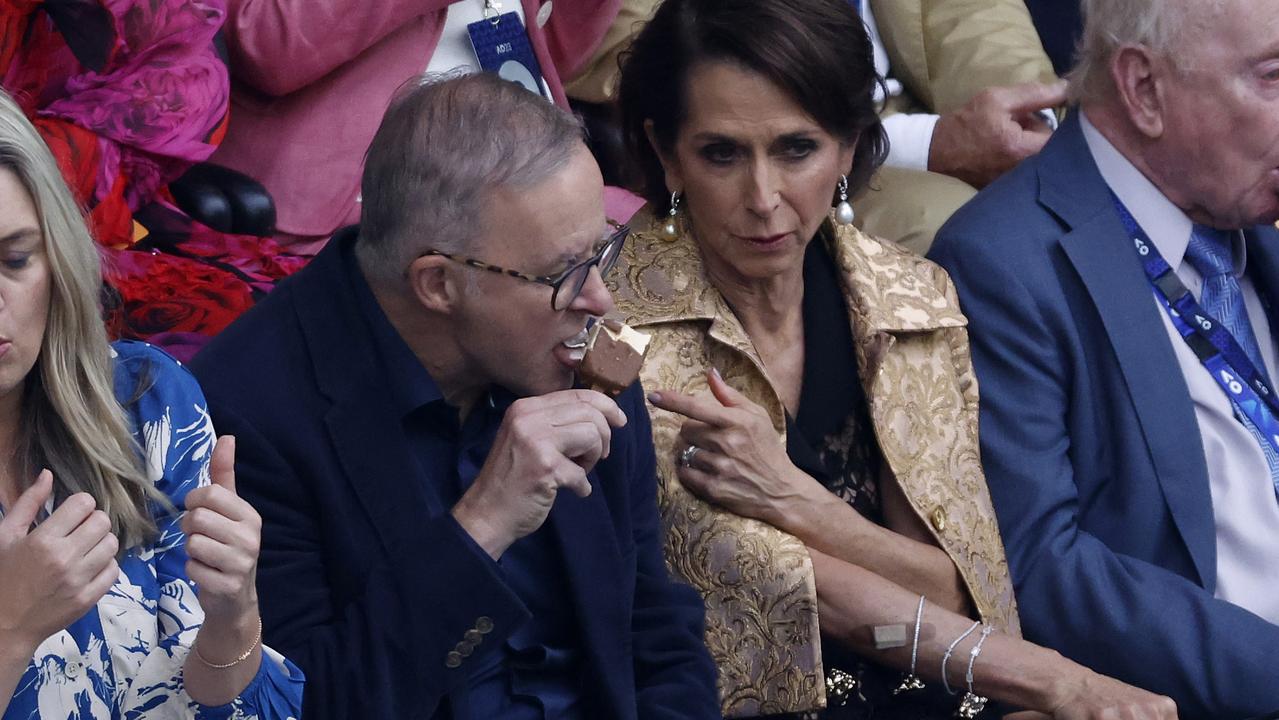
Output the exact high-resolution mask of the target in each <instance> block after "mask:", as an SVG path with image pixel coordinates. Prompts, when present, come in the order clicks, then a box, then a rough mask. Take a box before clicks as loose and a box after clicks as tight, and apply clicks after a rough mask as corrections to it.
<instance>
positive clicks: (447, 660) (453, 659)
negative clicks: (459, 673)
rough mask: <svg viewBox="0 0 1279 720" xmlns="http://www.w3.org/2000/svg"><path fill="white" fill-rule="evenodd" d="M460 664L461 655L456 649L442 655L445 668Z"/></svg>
mask: <svg viewBox="0 0 1279 720" xmlns="http://www.w3.org/2000/svg"><path fill="white" fill-rule="evenodd" d="M461 664H462V655H461V653H459V652H458V651H456V650H454V651H452V652H450V653H449V654H448V655H445V656H444V667H446V668H455V667H458V666H460V665H461Z"/></svg>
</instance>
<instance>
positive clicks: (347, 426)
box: [194, 232, 719, 720]
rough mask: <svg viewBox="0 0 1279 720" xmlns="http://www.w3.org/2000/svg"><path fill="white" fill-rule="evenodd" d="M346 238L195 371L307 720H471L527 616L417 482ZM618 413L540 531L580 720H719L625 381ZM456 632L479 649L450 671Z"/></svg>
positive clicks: (636, 399)
mask: <svg viewBox="0 0 1279 720" xmlns="http://www.w3.org/2000/svg"><path fill="white" fill-rule="evenodd" d="M353 237H354V232H345V233H342V234H339V236H338V237H335V239H334V240H333V241H331V242H330V243H329V247H327V248H326V249H325V250H324V251H323V252H321V253H320V254H319V256H317V257H316V258H315V260H314V261H313V262H312V263H311V264H310V265H309V266H308V267H307V268H305V269H303V270H302V271H301V272H299V273H298V274H297V275H296V276H294V277H293V278H290V279H289V280H287V281H285V282H284V283H282V284H281V285H280V286H279V288H277V289H276V290H275V291H274V292H273V293H272V294H271V295H270V296H269V297H267V298H266V299H265V300H264V301H263V302H262V303H260V304H259V305H258V306H257V307H255V308H253V309H252V310H251V311H250V312H248V313H246V314H245V315H244V317H242V318H241V319H240V320H238V321H237V322H236V323H234V324H233V325H232V326H231V327H230V328H228V329H227V330H226V331H225V332H224V333H222V334H221V335H220V336H219V337H218V338H217V339H216V340H214V341H213V342H212V343H211V344H210V345H209V346H208V347H207V348H206V349H205V350H204V351H203V352H202V353H201V354H200V355H199V356H198V357H197V358H196V360H195V362H194V369H195V373H196V375H197V377H198V378H199V379H200V381H201V384H202V385H203V387H204V391H205V393H206V395H207V396H208V400H209V408H210V411H211V413H212V415H213V421H214V424H215V426H216V427H217V430H218V432H219V433H224V434H233V435H235V436H236V440H237V456H236V476H237V477H236V479H237V487H238V489H239V491H240V493H241V494H242V495H243V496H244V497H245V498H247V499H248V500H249V501H250V502H251V503H252V504H253V505H254V507H256V508H257V510H258V511H259V513H261V515H262V519H263V533H262V554H261V559H260V566H259V570H258V588H259V593H260V596H261V607H262V616H263V622H264V625H265V637H266V641H267V642H268V643H269V644H270V645H271V646H272V647H273V648H275V649H277V650H279V651H281V652H283V653H284V654H285V655H286V656H288V657H289V658H290V659H292V660H293V661H294V662H296V663H297V664H298V665H299V666H300V667H301V668H303V670H304V672H306V674H307V685H306V694H305V700H304V711H305V717H306V718H308V720H311V719H314V718H357V717H358V718H438V717H454V718H460V717H466V716H467V714H468V713H467V709H466V705H467V702H466V701H467V692H466V690H467V683H468V675H469V673H470V671H471V669H472V667H474V666H475V664H476V663H477V662H479V661H480V660H481V658H483V657H484V656H485V653H487V652H494V651H498V650H499V648H500V647H501V645H502V644H503V641H504V640H505V638H506V637H507V636H508V635H509V634H510V633H511V632H512V631H513V630H515V629H516V628H517V627H519V624H520V623H521V622H523V621H524V620H525V619H526V618H527V617H528V611H527V609H526V608H525V607H524V605H523V604H522V603H521V601H520V600H519V598H518V597H517V596H516V595H515V594H514V593H513V592H512V590H511V589H510V588H509V587H508V585H507V584H506V583H505V582H504V580H503V578H502V577H501V572H500V570H499V569H497V567H496V565H495V563H493V562H492V561H491V560H490V559H489V558H488V557H487V556H486V555H484V554H483V553H482V552H481V551H479V549H478V546H476V545H474V543H472V542H470V540H469V539H468V538H466V537H465V536H464V535H463V533H462V531H461V528H460V527H459V526H458V525H457V524H456V522H455V521H454V520H453V519H452V516H451V515H450V514H449V513H448V510H449V508H447V507H443V506H442V505H441V502H440V500H439V498H437V497H435V494H434V493H433V492H432V489H431V488H429V487H426V486H425V485H424V484H423V483H422V482H421V481H420V472H421V471H420V470H419V469H418V466H417V465H416V464H415V460H414V458H413V455H412V454H411V451H410V448H409V447H408V446H407V443H406V440H405V436H404V432H403V430H402V428H401V424H400V416H399V412H398V410H397V409H396V406H395V405H394V403H393V402H392V398H391V397H390V396H389V391H388V388H387V386H386V383H385V382H384V380H383V378H382V376H381V372H380V370H379V365H378V363H377V362H376V361H375V359H374V356H373V351H372V340H371V335H370V333H371V331H370V328H369V327H368V323H367V322H366V320H365V317H364V316H363V315H362V314H361V312H360V310H359V305H358V303H357V301H356V299H357V296H356V295H355V294H354V287H353V286H352V284H351V282H350V278H349V277H348V276H347V274H346V271H345V269H344V267H343V263H344V262H346V260H344V257H349V252H348V253H344V252H342V246H343V245H349V243H351V242H352V240H353ZM618 402H619V405H620V406H621V408H622V410H623V411H624V412H625V413H626V415H627V417H628V418H629V420H630V422H629V424H628V425H627V427H626V428H625V429H624V431H618V432H615V433H614V435H613V441H612V448H611V453H610V455H609V457H608V459H607V460H605V461H603V462H601V463H600V464H599V465H598V466H597V467H596V469H595V472H594V473H592V475H591V479H592V484H593V492H592V493H591V495H590V496H588V497H586V498H578V497H577V496H576V495H573V494H572V493H567V492H565V493H560V495H559V498H558V499H557V500H556V502H555V505H554V508H553V509H552V511H551V514H550V517H549V518H548V520H547V523H549V525H550V527H551V528H552V530H553V532H554V536H555V539H556V541H557V544H558V547H559V548H560V550H561V552H562V553H563V558H564V565H565V567H566V571H567V575H568V578H569V584H570V586H571V587H569V588H567V589H566V594H567V595H568V596H569V599H570V600H571V602H572V603H573V606H574V608H575V612H576V616H577V620H578V623H579V630H580V637H581V638H582V639H583V642H584V644H585V647H584V648H583V650H584V661H583V669H584V671H585V673H586V677H585V682H584V683H583V686H584V687H585V688H586V689H587V693H588V698H587V708H588V710H589V711H590V712H591V714H592V716H593V717H608V718H632V719H633V718H643V719H644V720H648V719H649V718H671V719H674V718H711V717H719V714H718V710H717V708H718V699H717V697H716V692H715V670H714V666H713V664H712V663H711V660H710V657H709V655H708V653H707V651H706V649H705V647H704V645H703V643H702V622H703V613H704V611H703V607H702V602H701V599H700V598H699V597H698V595H697V594H696V593H695V592H693V591H692V590H691V589H689V588H687V587H684V586H680V585H675V584H673V583H672V582H671V581H670V580H669V579H668V577H667V574H666V568H665V564H664V562H663V559H662V555H661V545H660V532H659V522H658V516H657V509H656V500H655V492H656V475H655V470H654V457H653V448H652V438H651V434H650V430H649V421H648V414H647V411H646V409H645V407H644V400H643V397H642V395H641V392H640V390H639V386H638V384H637V385H635V386H634V387H632V388H631V389H630V390H628V391H627V392H625V393H624V394H623V395H622V396H621V397H620V398H619V399H618ZM490 625H491V629H488V627H489V626H490ZM486 629H488V631H487V632H485V630H486ZM471 630H476V631H477V632H478V633H479V634H480V637H481V639H480V641H479V643H478V645H477V646H476V648H475V650H474V651H473V652H469V653H465V654H467V655H468V657H466V658H465V660H463V661H462V662H461V664H460V666H458V667H455V668H450V667H448V666H447V665H446V659H447V658H448V657H449V654H450V653H451V652H454V651H456V650H457V649H458V647H459V643H460V642H462V641H463V639H464V637H465V636H467V635H468V631H471ZM469 635H470V637H471V638H475V637H476V633H469Z"/></svg>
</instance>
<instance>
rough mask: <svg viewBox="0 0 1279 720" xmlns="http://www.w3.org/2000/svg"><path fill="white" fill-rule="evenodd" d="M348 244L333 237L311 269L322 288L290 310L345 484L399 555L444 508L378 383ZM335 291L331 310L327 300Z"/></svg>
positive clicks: (303, 290)
mask: <svg viewBox="0 0 1279 720" xmlns="http://www.w3.org/2000/svg"><path fill="white" fill-rule="evenodd" d="M353 239H354V232H353V230H352V229H348V230H344V231H341V232H339V233H338V235H336V236H335V237H334V238H333V240H331V241H330V243H329V247H327V248H326V249H325V250H324V251H323V252H321V253H320V255H318V256H317V257H316V258H315V260H314V261H312V265H313V266H315V267H314V270H315V271H316V272H319V273H322V274H325V275H326V276H327V281H326V282H321V283H307V284H304V285H303V284H299V285H298V287H297V288H296V290H297V293H298V302H297V305H296V306H297V308H298V315H299V319H300V320H301V324H302V327H303V332H304V333H305V335H306V341H307V344H308V346H309V347H308V350H309V356H310V357H311V359H312V363H313V364H314V367H315V371H316V377H317V379H318V381H319V384H320V388H321V390H322V391H323V392H324V394H325V395H326V396H328V397H329V398H330V399H331V400H332V401H333V405H332V406H331V407H330V408H329V410H328V412H327V413H326V415H325V424H326V425H327V426H328V430H329V437H330V439H331V441H332V442H333V447H334V448H335V449H336V451H337V455H338V460H339V462H340V463H341V464H342V469H343V471H344V474H345V475H346V478H347V481H348V482H350V483H351V487H352V489H353V490H354V491H355V494H356V496H357V497H358V498H359V499H360V503H361V505H362V506H363V509H364V511H365V512H366V513H367V514H368V517H369V518H370V519H372V521H373V522H372V524H373V526H374V527H376V528H377V531H378V534H379V536H380V537H381V540H382V544H383V547H384V549H386V550H387V551H388V552H395V551H403V550H404V549H405V547H404V542H405V538H409V537H412V536H413V534H414V532H415V527H416V525H417V523H419V522H420V521H421V519H422V517H423V515H424V514H427V513H429V514H432V515H434V514H439V513H441V512H443V511H444V508H443V507H442V506H441V503H440V500H439V498H438V497H436V496H435V495H434V493H432V492H430V491H429V490H428V489H427V488H426V487H425V483H422V482H420V481H419V479H418V473H417V469H416V467H415V465H414V461H413V457H412V455H411V454H410V451H409V448H408V446H407V444H406V443H405V441H404V439H403V438H404V433H403V428H401V427H400V424H399V422H398V420H397V414H396V410H395V408H394V406H393V404H392V403H391V399H390V398H389V397H388V395H387V389H386V387H385V386H384V385H382V384H381V383H379V382H378V378H380V377H382V372H381V370H380V369H379V368H377V367H376V366H375V361H374V359H373V355H372V354H371V353H369V352H368V348H369V346H370V345H371V343H372V338H371V336H370V330H369V328H368V324H367V321H366V320H365V318H364V316H363V315H361V313H360V310H359V302H358V297H357V296H356V295H355V292H354V288H352V287H351V285H350V280H349V278H348V276H347V269H346V267H345V266H344V264H345V262H348V261H350V260H349V253H347V252H344V250H343V246H344V245H346V244H349V243H350V242H352V240H353ZM335 288H336V289H337V290H336V292H337V294H339V295H340V296H341V297H340V298H339V299H338V301H337V302H334V299H333V298H332V297H331V296H328V295H329V294H331V293H333V292H335V290H334V289H335Z"/></svg>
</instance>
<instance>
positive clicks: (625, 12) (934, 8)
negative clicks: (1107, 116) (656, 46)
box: [565, 0, 1056, 114]
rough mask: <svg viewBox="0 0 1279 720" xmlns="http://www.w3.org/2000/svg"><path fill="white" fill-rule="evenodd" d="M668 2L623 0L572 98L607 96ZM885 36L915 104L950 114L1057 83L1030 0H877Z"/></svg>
mask: <svg viewBox="0 0 1279 720" xmlns="http://www.w3.org/2000/svg"><path fill="white" fill-rule="evenodd" d="M660 4H661V0H622V7H621V9H620V10H619V11H618V15H617V19H616V20H615V21H614V22H613V25H612V26H611V27H610V28H609V30H608V33H607V35H606V36H605V38H604V40H603V41H602V43H601V45H600V48H599V49H597V50H596V54H595V60H594V61H593V62H592V63H591V64H590V65H588V66H587V67H585V68H584V69H583V70H582V72H580V73H579V74H578V75H577V76H576V77H575V78H573V80H572V81H571V82H569V83H567V84H566V85H565V91H566V92H567V93H568V94H569V96H570V97H574V98H577V99H579V100H586V101H589V102H607V101H608V100H609V99H611V98H612V97H613V93H614V92H615V91H616V89H617V87H616V86H617V74H618V72H617V61H618V56H619V55H620V54H621V53H622V52H623V51H624V50H625V49H626V48H627V47H628V46H629V45H630V42H631V39H632V38H633V37H635V35H636V33H638V32H639V30H640V29H641V28H642V27H643V26H644V23H645V22H646V21H647V20H648V19H649V18H650V17H652V16H653V13H654V12H656V10H657V6H658V5H660ZM870 6H871V10H872V11H873V12H874V13H875V22H876V25H877V26H878V27H879V34H880V38H881V39H882V40H883V42H884V48H885V49H886V50H887V51H888V57H889V60H890V61H891V63H892V74H893V76H894V77H896V78H897V79H899V80H901V81H902V84H903V85H905V86H906V89H907V90H908V91H909V93H910V95H911V99H912V100H913V101H914V102H908V103H907V104H908V105H915V106H917V107H920V108H922V109H923V110H925V111H927V112H933V113H938V114H944V113H948V112H950V111H952V110H955V109H956V108H959V107H960V106H962V105H963V104H964V103H966V102H968V101H969V100H970V99H972V97H973V96H974V95H976V94H978V93H980V92H981V91H982V90H985V89H986V88H988V87H993V86H996V85H1012V84H1015V83H1022V82H1052V81H1053V80H1055V79H1056V75H1055V74H1054V73H1053V67H1052V61H1050V60H1049V59H1048V55H1047V54H1046V53H1045V52H1044V47H1043V45H1042V44H1041V43H1040V41H1039V35H1038V33H1036V32H1035V26H1034V24H1033V23H1032V22H1031V19H1030V11H1028V10H1027V9H1026V3H1025V2H1024V1H1023V0H870Z"/></svg>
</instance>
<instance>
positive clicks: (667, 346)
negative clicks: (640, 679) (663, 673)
mask: <svg viewBox="0 0 1279 720" xmlns="http://www.w3.org/2000/svg"><path fill="white" fill-rule="evenodd" d="M632 222H633V225H634V226H635V227H636V228H638V232H636V233H635V235H633V236H632V238H631V240H630V241H629V242H628V243H627V244H626V247H625V250H624V251H623V255H622V259H621V262H620V263H619V266H618V270H617V271H615V272H614V273H612V274H611V279H610V281H609V284H610V289H611V290H613V293H614V297H615V298H616V299H617V304H618V310H619V311H620V312H621V313H622V315H624V316H625V319H626V322H628V323H629V324H631V325H633V326H635V327H636V328H637V329H639V330H642V331H644V332H647V333H650V334H651V336H652V340H651V344H650V347H649V353H648V358H647V361H646V362H645V365H644V369H643V371H642V374H641V379H642V381H643V384H644V386H645V387H646V388H647V389H649V390H658V389H667V390H677V391H680V392H684V393H690V394H696V393H704V392H707V391H708V390H707V387H706V380H705V371H706V370H707V369H708V368H710V367H711V366H714V367H716V368H718V369H719V371H720V373H721V374H722V375H723V377H724V378H725V379H726V380H727V381H728V383H729V384H730V385H732V386H733V387H735V388H737V389H738V390H739V391H741V392H742V393H744V394H745V395H747V396H748V397H750V398H751V399H752V400H754V401H755V402H757V403H759V404H760V405H761V406H763V407H764V408H765V409H766V410H767V411H768V412H769V415H770V416H771V417H772V420H773V425H774V427H776V428H777V432H778V434H779V435H783V436H784V433H785V427H786V425H785V415H784V412H785V411H784V408H783V406H782V403H781V400H780V399H779V398H778V395H777V393H776V392H775V391H774V389H773V387H772V385H771V384H770V382H769V379H768V375H767V373H766V371H765V369H764V366H763V363H762V362H761V361H760V359H759V355H758V353H757V352H756V351H755V348H754V346H753V345H752V343H751V339H750V338H749V337H748V336H747V335H746V332H745V330H744V329H743V328H742V325H741V323H740V322H739V321H738V319H737V317H736V315H734V313H733V311H732V310H731V309H730V308H729V306H728V304H727V302H726V301H725V300H724V298H723V296H721V295H720V293H719V292H718V291H717V290H716V289H715V288H714V287H713V286H711V285H710V283H709V282H708V281H707V279H706V277H705V275H704V273H703V269H702V261H701V255H700V253H699V251H698V248H697V246H696V244H695V243H694V241H693V240H692V239H691V238H690V237H689V236H688V235H687V233H686V232H685V233H684V234H682V235H681V237H679V238H677V239H670V238H668V237H666V236H664V235H663V234H662V233H661V231H660V227H661V221H660V220H659V221H656V222H655V221H653V219H652V216H651V215H649V214H648V213H647V212H645V211H641V213H640V215H638V216H637V217H636V218H635V220H633V221H632ZM828 227H829V225H828ZM834 227H835V228H837V229H836V230H835V231H834V234H833V235H831V234H830V233H824V235H827V236H831V237H833V238H834V240H833V242H832V247H831V251H832V252H831V256H832V257H833V258H834V259H835V262H836V264H837V265H838V268H839V272H840V276H841V281H842V282H841V284H842V286H843V290H844V295H845V299H846V302H847V305H848V307H849V312H850V314H851V318H850V321H851V323H852V328H853V338H854V343H855V345H856V356H857V364H858V368H859V370H860V377H861V378H862V382H863V385H864V387H865V390H866V398H867V401H868V403H869V409H870V416H871V420H872V423H873V425H874V429H875V433H876V437H877V438H878V441H879V447H880V449H881V451H882V453H883V457H884V460H885V464H886V466H887V467H888V468H889V469H890V470H891V472H892V473H893V474H894V475H895V476H896V478H897V482H898V483H899V484H900V486H901V488H902V490H903V491H904V493H905V495H906V497H907V498H908V499H909V501H910V504H911V506H912V507H913V508H914V510H915V512H916V513H917V514H918V516H919V517H920V518H921V519H922V520H923V522H924V524H925V526H927V527H928V528H929V530H930V532H931V533H932V534H933V536H934V537H935V538H936V542H937V544H938V545H939V546H940V547H941V548H942V549H944V550H945V552H946V553H947V554H948V555H949V556H950V558H951V559H952V560H953V561H954V563H955V565H956V567H958V568H959V572H960V575H961V576H962V578H963V580H964V582H965V584H966V585H967V587H968V592H969V594H970V595H971V597H972V600H973V604H974V606H975V607H976V608H977V610H978V611H979V612H980V613H981V617H982V619H983V620H985V621H986V622H988V623H991V624H993V625H994V626H996V627H997V628H999V629H1001V630H1005V631H1007V632H1010V633H1012V634H1015V635H1019V634H1020V625H1019V623H1018V619H1017V611H1016V606H1015V603H1014V600H1013V589H1012V584H1011V581H1010V579H1009V575H1008V563H1007V560H1006V559H1005V557H1004V547H1003V543H1002V541H1001V540H1000V536H999V528H998V526H997V525H996V523H995V514H994V509H993V507H992V506H991V501H990V496H989V494H988V492H987V490H986V482H985V478H984V476H983V475H982V469H981V464H980V460H979V457H978V445H977V383H976V379H975V377H974V374H973V368H972V363H971V360H970V359H969V353H968V335H967V331H966V330H965V325H966V320H965V318H964V316H963V315H962V314H960V312H959V309H958V303H957V300H956V297H955V291H954V288H953V286H952V285H951V283H950V279H949V277H947V275H946V273H945V272H944V271H943V270H942V269H941V268H939V267H937V266H936V265H934V264H932V263H931V262H929V261H927V260H925V259H923V258H921V257H918V256H915V255H912V254H910V253H908V252H906V251H904V250H901V249H899V248H897V247H895V246H893V245H891V244H889V243H885V242H880V241H879V240H876V239H874V238H872V237H870V236H867V235H865V234H863V233H861V232H860V231H858V230H856V229H855V228H853V227H842V226H834ZM819 241H820V240H819ZM649 411H650V412H651V413H652V419H653V441H654V444H655V445H656V448H657V473H658V482H659V488H658V503H659V506H660V509H661V513H662V518H663V524H664V527H665V531H666V538H665V551H666V560H667V564H668V566H669V567H670V569H671V571H672V573H673V574H674V575H675V576H676V577H678V578H679V579H681V580H682V581H684V582H687V583H688V584H690V585H692V586H693V587H694V588H696V589H697V590H698V591H700V592H701V594H702V596H703V598H704V599H705V601H706V643H707V645H708V647H709V648H710V651H711V654H712V655H713V656H714V658H715V661H716V663H717V665H718V666H719V689H720V698H721V707H722V709H723V711H724V714H725V715H726V716H729V717H742V716H751V715H760V714H771V713H779V712H799V711H805V710H812V709H817V708H821V707H824V706H825V683H824V679H823V668H822V659H821V638H820V634H819V629H818V617H817V594H816V589H815V584H814V578H813V567H812V562H811V560H810V558H809V555H808V551H807V549H806V548H805V546H804V544H803V543H802V542H801V541H800V540H799V539H797V538H795V537H793V536H791V535H789V534H786V533H784V532H782V531H780V530H778V529H776V528H774V527H772V526H770V525H767V524H765V523H763V522H760V521H757V520H752V519H748V518H744V517H740V516H737V515H733V514H731V513H729V512H727V511H724V510H721V509H719V508H716V507H714V506H712V505H709V504H707V503H706V502H704V501H702V500H700V499H698V498H697V497H695V496H694V495H692V494H691V493H689V492H688V490H686V489H685V488H684V487H683V485H682V484H681V483H680V482H679V480H678V479H677V477H676V474H675V463H676V453H677V448H676V447H675V444H676V442H677V440H676V438H677V435H678V433H679V427H680V424H681V418H680V416H678V415H675V414H673V413H669V412H666V411H663V410H659V409H657V408H655V407H652V406H651V405H650V406H649Z"/></svg>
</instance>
